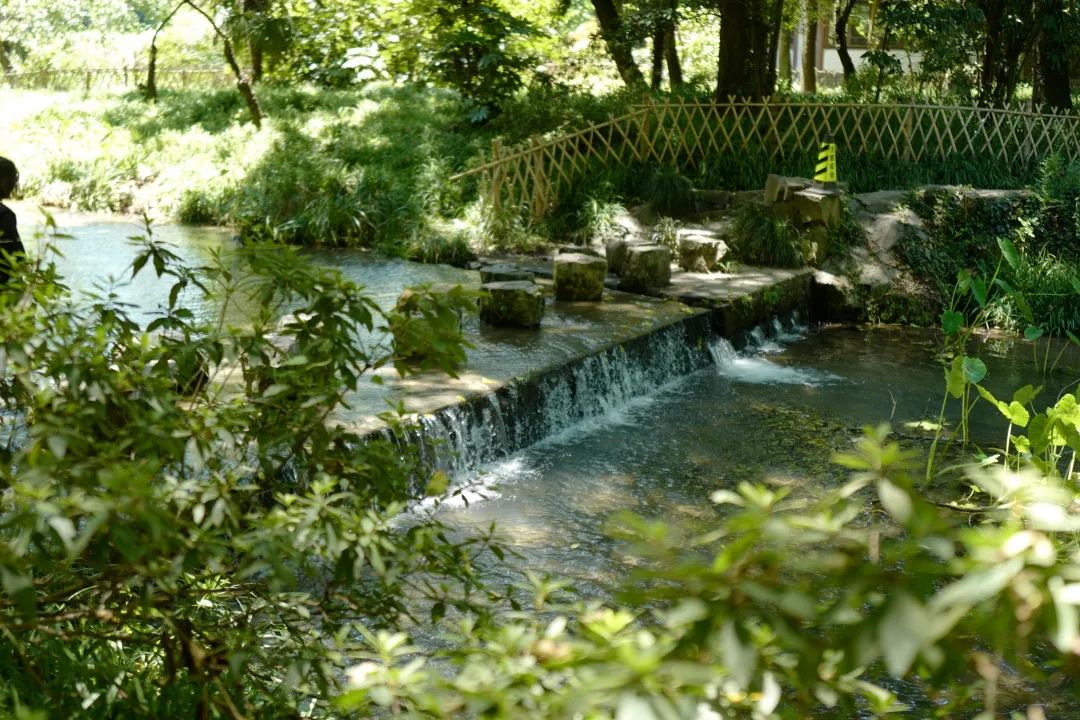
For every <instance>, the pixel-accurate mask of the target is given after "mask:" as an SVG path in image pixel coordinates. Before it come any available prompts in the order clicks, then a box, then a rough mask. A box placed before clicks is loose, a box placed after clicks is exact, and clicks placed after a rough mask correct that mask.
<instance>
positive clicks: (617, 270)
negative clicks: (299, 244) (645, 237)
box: [604, 237, 634, 275]
mask: <svg viewBox="0 0 1080 720" xmlns="http://www.w3.org/2000/svg"><path fill="white" fill-rule="evenodd" d="M633 244H634V243H632V242H630V240H628V239H627V238H624V237H622V238H615V239H612V240H608V242H607V247H606V248H605V249H604V250H605V253H604V254H605V255H606V256H607V264H608V270H609V271H611V272H612V273H613V274H615V275H622V271H623V265H625V264H626V253H627V251H628V250H629V249H630V246H631V245H633Z"/></svg>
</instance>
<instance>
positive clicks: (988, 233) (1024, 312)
mask: <svg viewBox="0 0 1080 720" xmlns="http://www.w3.org/2000/svg"><path fill="white" fill-rule="evenodd" d="M1035 188H1036V191H1035V193H1034V195H1033V196H1031V197H1028V198H1026V199H1015V198H1004V197H1003V198H978V197H976V196H974V195H972V194H970V193H968V192H966V191H964V190H949V191H945V190H942V191H932V192H923V193H920V194H918V195H917V196H913V197H912V198H911V199H910V200H909V204H910V205H911V207H912V208H913V209H914V210H915V211H916V213H917V214H919V216H920V217H922V218H923V219H924V220H925V224H926V231H927V235H928V236H927V238H926V239H925V240H919V239H915V238H913V239H911V240H910V241H909V242H905V243H904V244H903V245H902V246H901V247H900V256H901V258H902V260H903V261H904V262H905V263H906V264H907V265H908V267H909V268H910V269H911V271H912V272H913V273H914V275H915V276H916V277H917V278H920V279H923V280H925V281H927V282H929V283H931V285H932V286H933V287H934V289H935V290H936V291H937V293H938V296H939V297H940V298H943V299H946V300H943V302H946V301H947V298H949V297H950V296H951V295H952V293H953V287H954V285H955V282H956V278H957V277H958V276H960V275H961V274H965V276H971V277H973V278H975V281H976V282H978V283H981V284H983V285H985V284H988V283H990V282H991V281H992V280H998V281H1000V282H1001V283H1004V284H1005V286H1006V287H1008V288H1009V290H1010V291H1013V292H1005V293H1001V294H999V295H998V296H996V298H995V299H993V300H992V301H991V302H990V303H989V304H988V306H987V308H986V313H985V314H986V321H987V322H990V323H993V324H994V325H996V326H998V327H1003V328H1006V329H1010V330H1013V331H1017V332H1019V331H1021V330H1023V329H1024V328H1025V327H1026V326H1028V325H1032V324H1034V325H1037V326H1039V327H1041V328H1043V329H1044V330H1046V331H1048V332H1050V333H1052V334H1054V335H1057V336H1059V337H1060V336H1064V335H1065V334H1066V333H1068V332H1074V331H1076V330H1077V329H1078V328H1080V292H1078V291H1077V287H1078V285H1080V252H1078V251H1077V249H1076V248H1077V246H1076V238H1077V235H1076V232H1077V223H1076V217H1077V215H1076V208H1077V204H1076V203H1077V198H1078V197H1080V174H1078V173H1077V170H1076V169H1075V166H1072V165H1067V164H1063V163H1061V162H1060V161H1059V160H1056V159H1051V160H1048V161H1047V162H1046V163H1045V164H1044V166H1043V168H1042V170H1041V171H1040V176H1039V178H1038V181H1037V182H1036V185H1035ZM999 247H1000V248H1002V249H1007V253H1006V254H1005V256H1004V259H1005V260H1006V261H1007V262H1005V263H1004V264H1003V265H1001V266H1000V269H998V270H996V268H998V266H999V263H1000V258H1001V255H1000V254H999ZM981 310H982V304H981V303H978V302H976V303H968V304H967V305H966V306H964V307H959V308H955V309H954V312H957V313H958V314H959V315H961V316H963V318H964V320H965V321H966V320H970V319H971V318H972V317H973V316H974V314H975V313H977V312H980V311H981Z"/></svg>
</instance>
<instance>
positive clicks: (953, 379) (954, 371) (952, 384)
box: [945, 355, 966, 398]
mask: <svg viewBox="0 0 1080 720" xmlns="http://www.w3.org/2000/svg"><path fill="white" fill-rule="evenodd" d="M965 359H966V358H964V356H962V355H958V356H956V357H954V358H953V361H952V362H951V363H950V364H949V367H948V369H947V370H945V389H946V390H948V392H949V394H950V395H952V396H953V397H954V398H960V397H963V395H964V385H965V380H964V360H965Z"/></svg>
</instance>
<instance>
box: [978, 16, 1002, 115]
mask: <svg viewBox="0 0 1080 720" xmlns="http://www.w3.org/2000/svg"><path fill="white" fill-rule="evenodd" d="M979 5H980V6H981V7H982V11H983V16H984V17H985V18H986V40H985V44H984V45H983V57H982V70H981V73H980V76H979V101H980V102H983V103H985V104H990V103H992V102H993V100H994V94H995V93H994V84H995V83H994V80H995V78H996V77H997V74H998V64H999V62H998V55H999V48H1000V46H1001V34H1002V32H1001V21H1002V14H1003V8H1002V7H1001V4H1000V3H999V2H995V1H994V0H983V2H980V3H979Z"/></svg>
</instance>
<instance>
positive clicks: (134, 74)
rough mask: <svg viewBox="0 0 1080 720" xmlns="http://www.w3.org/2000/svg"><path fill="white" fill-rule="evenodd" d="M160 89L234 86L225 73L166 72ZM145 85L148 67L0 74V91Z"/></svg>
mask: <svg viewBox="0 0 1080 720" xmlns="http://www.w3.org/2000/svg"><path fill="white" fill-rule="evenodd" d="M155 76H156V78H157V83H158V86H159V87H173V88H204V87H228V86H231V85H233V84H234V83H235V80H234V79H233V76H232V75H231V74H230V73H229V72H228V70H225V69H217V68H166V69H159V70H157V72H156V73H155ZM145 82H146V68H145V67H124V68H96V69H95V68H85V69H81V70H37V71H32V72H20V73H0V87H3V86H6V87H9V88H13V89H19V90H61V91H71V90H82V91H83V92H85V93H90V91H91V90H113V89H126V88H135V87H137V86H138V85H140V84H142V83H145Z"/></svg>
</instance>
